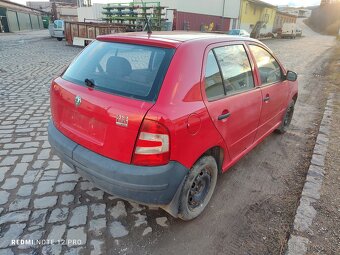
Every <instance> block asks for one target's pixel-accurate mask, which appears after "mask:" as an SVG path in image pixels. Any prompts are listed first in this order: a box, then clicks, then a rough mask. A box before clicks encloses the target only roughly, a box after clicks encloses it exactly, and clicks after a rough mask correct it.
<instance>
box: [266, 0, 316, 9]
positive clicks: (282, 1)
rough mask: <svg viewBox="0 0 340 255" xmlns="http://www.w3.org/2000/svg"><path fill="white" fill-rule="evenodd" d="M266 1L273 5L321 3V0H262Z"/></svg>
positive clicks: (310, 4)
mask: <svg viewBox="0 0 340 255" xmlns="http://www.w3.org/2000/svg"><path fill="white" fill-rule="evenodd" d="M262 1H264V2H267V3H270V4H272V5H289V6H296V7H300V6H312V5H319V4H320V2H321V0H299V1H298V0H295V1H292V0H280V1H278V0H262Z"/></svg>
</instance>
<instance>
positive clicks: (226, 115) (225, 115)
mask: <svg viewBox="0 0 340 255" xmlns="http://www.w3.org/2000/svg"><path fill="white" fill-rule="evenodd" d="M230 115H231V113H230V112H227V113H225V114H221V115H220V116H218V120H224V119H226V118H228V117H230Z"/></svg>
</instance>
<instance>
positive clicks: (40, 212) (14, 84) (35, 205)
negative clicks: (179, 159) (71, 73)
mask: <svg viewBox="0 0 340 255" xmlns="http://www.w3.org/2000/svg"><path fill="white" fill-rule="evenodd" d="M79 52H80V49H79V48H74V47H68V46H65V43H64V42H58V41H57V40H55V39H52V38H49V37H48V36H47V32H46V31H43V32H42V31H39V32H33V33H32V32H30V33H26V34H25V33H20V34H18V35H10V36H3V37H0V59H1V62H0V107H1V113H0V122H1V126H0V149H1V150H0V215H1V216H0V254H13V253H14V254H20V253H21V254H29V253H30V252H32V254H33V253H34V254H40V253H43V254H59V253H62V254H78V253H80V252H81V250H82V249H83V250H84V252H85V251H86V253H90V252H91V254H100V253H103V254H105V253H106V252H105V250H106V246H105V241H106V239H107V240H109V239H110V238H119V237H123V236H126V235H128V234H129V232H130V231H131V229H135V232H136V231H137V232H138V233H139V235H140V236H145V235H148V234H149V233H150V232H152V230H153V228H155V227H153V228H152V227H151V224H147V219H146V215H145V214H144V213H143V211H145V209H146V208H145V207H142V206H139V205H136V204H132V203H127V202H123V201H120V200H118V199H116V198H115V197H113V196H110V195H108V194H105V193H104V192H103V191H101V190H98V189H96V188H94V187H93V186H92V185H91V184H90V183H89V182H87V181H84V180H82V179H81V178H80V177H79V175H78V174H76V173H75V172H74V171H73V170H72V169H71V168H69V167H68V166H66V165H65V164H63V163H61V162H60V160H59V158H58V157H57V156H55V155H54V154H53V153H51V148H50V145H49V143H48V140H47V124H48V121H49V118H50V112H49V93H48V92H49V86H50V82H51V79H52V78H53V77H55V76H56V75H57V74H59V73H60V72H61V71H62V70H63V68H65V65H67V63H69V62H70V61H71V60H72V59H73V58H74V57H75V55H76V54H78V53H79ZM155 214H156V216H155V217H154V220H155V224H158V225H159V226H160V227H161V226H162V227H164V226H167V223H166V222H167V218H166V217H165V213H163V212H161V211H158V210H155ZM157 214H159V217H157ZM127 218H129V220H130V221H131V222H132V223H131V224H130V225H131V226H129V227H127V225H128V224H126V221H127ZM19 238H20V239H22V240H54V241H55V242H56V244H53V245H30V244H19V245H18V243H15V242H14V243H13V240H14V241H15V240H17V239H19ZM64 240H68V241H71V243H67V245H62V244H64V243H61V242H64ZM116 247H119V241H118V240H117V243H116ZM117 249H118V248H117Z"/></svg>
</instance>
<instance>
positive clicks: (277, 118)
mask: <svg viewBox="0 0 340 255" xmlns="http://www.w3.org/2000/svg"><path fill="white" fill-rule="evenodd" d="M249 48H250V51H251V53H252V54H253V56H254V59H255V63H256V66H257V70H258V73H259V77H260V82H261V84H260V88H261V92H262V110H261V118H260V123H259V128H258V132H257V134H256V139H255V140H258V139H260V138H261V137H263V136H264V135H266V134H267V133H269V132H271V131H272V130H273V128H274V127H275V126H277V125H278V124H279V123H280V122H281V120H282V117H283V114H284V111H285V102H287V98H288V95H289V88H288V87H287V86H289V84H288V82H287V81H285V80H284V79H283V75H282V74H283V71H282V69H281V67H280V65H279V63H278V62H277V61H276V60H275V58H274V57H273V56H272V55H271V54H270V53H269V52H268V51H267V50H266V49H264V48H262V47H260V46H258V45H249Z"/></svg>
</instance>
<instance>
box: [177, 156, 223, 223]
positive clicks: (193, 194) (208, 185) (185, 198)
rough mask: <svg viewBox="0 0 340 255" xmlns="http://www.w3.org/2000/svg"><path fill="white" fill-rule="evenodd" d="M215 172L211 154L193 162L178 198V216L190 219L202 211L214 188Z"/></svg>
mask: <svg viewBox="0 0 340 255" xmlns="http://www.w3.org/2000/svg"><path fill="white" fill-rule="evenodd" d="M217 173H218V170H217V164H216V161H215V159H214V158H213V157H212V156H203V157H202V158H200V159H199V160H198V161H197V162H196V163H195V165H194V166H193V167H192V169H191V171H190V173H189V174H188V176H187V177H186V179H185V182H184V185H183V188H182V193H181V195H180V198H179V215H178V217H179V218H181V219H183V220H192V219H194V218H196V217H197V216H199V215H200V214H201V213H202V212H203V210H204V208H205V207H206V206H207V204H208V203H209V201H210V199H211V196H212V194H213V192H214V190H215V186H216V181H217Z"/></svg>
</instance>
